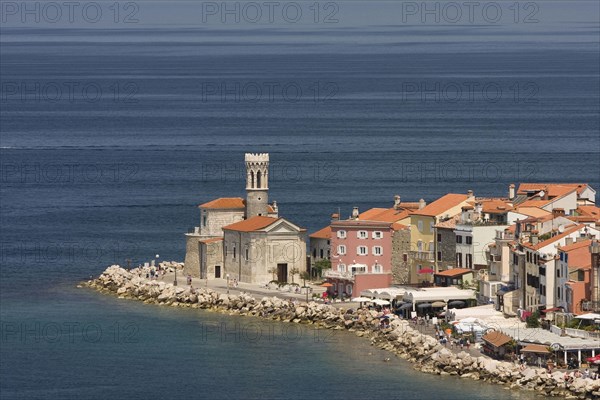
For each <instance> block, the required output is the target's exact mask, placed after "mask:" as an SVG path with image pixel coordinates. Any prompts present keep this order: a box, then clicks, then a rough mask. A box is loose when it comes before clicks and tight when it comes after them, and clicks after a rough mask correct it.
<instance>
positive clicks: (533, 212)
mask: <svg viewBox="0 0 600 400" xmlns="http://www.w3.org/2000/svg"><path fill="white" fill-rule="evenodd" d="M515 211H516V212H518V213H519V214H524V215H528V216H530V217H543V216H545V215H552V213H551V212H550V211H546V210H543V209H541V208H538V207H527V206H525V207H524V206H523V205H519V207H518V208H517V209H516V210H515Z"/></svg>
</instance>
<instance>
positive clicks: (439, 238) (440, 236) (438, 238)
mask: <svg viewBox="0 0 600 400" xmlns="http://www.w3.org/2000/svg"><path fill="white" fill-rule="evenodd" d="M437 241H438V243H442V234H441V233H438V234H437Z"/></svg>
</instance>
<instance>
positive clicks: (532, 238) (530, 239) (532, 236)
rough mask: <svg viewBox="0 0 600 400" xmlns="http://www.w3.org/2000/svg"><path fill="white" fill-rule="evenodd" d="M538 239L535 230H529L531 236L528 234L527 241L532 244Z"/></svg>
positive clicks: (536, 242)
mask: <svg viewBox="0 0 600 400" xmlns="http://www.w3.org/2000/svg"><path fill="white" fill-rule="evenodd" d="M538 242H539V239H538V232H537V231H532V232H531V236H529V243H531V244H532V245H534V246H535V245H536V244H538Z"/></svg>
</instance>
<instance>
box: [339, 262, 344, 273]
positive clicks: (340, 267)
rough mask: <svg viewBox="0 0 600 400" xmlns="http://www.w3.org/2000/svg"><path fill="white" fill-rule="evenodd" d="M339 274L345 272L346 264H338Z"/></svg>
mask: <svg viewBox="0 0 600 400" xmlns="http://www.w3.org/2000/svg"><path fill="white" fill-rule="evenodd" d="M338 271H339V272H346V264H338Z"/></svg>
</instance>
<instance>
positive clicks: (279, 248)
mask: <svg viewBox="0 0 600 400" xmlns="http://www.w3.org/2000/svg"><path fill="white" fill-rule="evenodd" d="M245 165H246V198H245V199H243V198H241V197H225V198H218V199H215V200H212V201H209V202H207V203H203V204H201V205H199V206H198V208H199V209H200V224H199V226H197V227H195V228H194V229H192V230H190V232H188V233H187V234H186V255H185V263H184V272H185V273H186V274H189V275H191V276H193V277H200V278H202V279H212V278H227V277H228V276H229V278H230V279H237V280H238V281H240V282H249V283H263V282H265V281H269V280H271V279H272V278H271V276H277V277H278V278H280V279H281V280H282V281H284V282H285V281H288V280H289V279H291V271H296V270H300V271H304V270H306V244H305V240H306V239H305V236H306V232H305V230H304V229H302V228H300V227H298V226H297V225H295V224H293V223H291V222H290V221H287V220H285V219H283V218H280V217H279V209H278V206H277V203H276V202H273V203H271V204H269V154H252V153H246V154H245ZM234 232H235V233H234ZM235 235H237V236H235ZM234 236H235V237H234ZM299 243H302V245H299ZM267 271H275V272H274V273H273V274H271V273H269V272H267Z"/></svg>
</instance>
